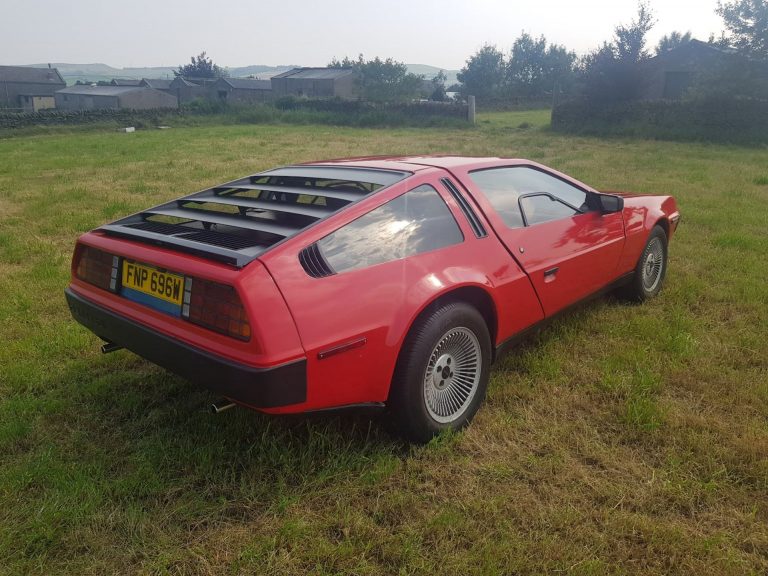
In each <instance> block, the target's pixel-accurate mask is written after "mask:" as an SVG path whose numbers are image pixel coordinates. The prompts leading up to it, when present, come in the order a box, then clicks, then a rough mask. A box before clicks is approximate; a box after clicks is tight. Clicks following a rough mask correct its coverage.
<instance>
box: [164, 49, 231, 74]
mask: <svg viewBox="0 0 768 576" xmlns="http://www.w3.org/2000/svg"><path fill="white" fill-rule="evenodd" d="M189 60H190V62H189V64H186V65H184V66H179V68H178V70H174V71H173V74H174V76H176V77H179V76H181V77H186V78H221V77H224V76H227V75H228V74H227V71H226V70H225V69H223V68H221V67H220V66H217V65H216V64H214V63H213V60H211V59H210V58H208V57H207V56H206V54H205V52H200V54H198V55H197V56H193V57H192V58H190V59H189Z"/></svg>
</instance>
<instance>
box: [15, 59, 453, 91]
mask: <svg viewBox="0 0 768 576" xmlns="http://www.w3.org/2000/svg"><path fill="white" fill-rule="evenodd" d="M50 65H51V67H53V68H58V70H59V73H60V74H61V75H62V77H63V78H64V80H65V81H66V83H67V84H74V83H75V82H77V81H78V80H81V81H91V82H98V81H99V80H112V79H113V78H171V79H172V78H173V77H174V76H173V71H174V70H176V67H175V66H174V67H167V66H155V67H146V68H113V67H112V66H110V65H108V64H102V63H94V64H68V63H66V62H51V64H50ZM23 66H32V67H36V68H47V67H48V64H47V63H46V64H23ZM406 66H408V71H409V72H412V73H413V74H423V75H424V78H426V79H427V80H431V79H432V78H434V77H435V76H436V75H437V73H438V72H440V70H441V68H437V67H435V66H429V65H428V64H406ZM299 67H300V65H299V64H286V65H280V66H264V65H260V64H253V65H251V66H241V67H237V68H228V69H227V70H228V71H229V75H230V76H232V77H233V78H245V77H248V76H257V77H259V78H261V79H262V80H266V79H268V78H271V77H272V76H274V75H275V74H280V73H282V72H285V71H287V70H290V69H291V68H299ZM444 72H445V75H446V76H447V77H448V81H447V85H448V86H450V85H451V84H455V83H456V74H457V73H458V70H444Z"/></svg>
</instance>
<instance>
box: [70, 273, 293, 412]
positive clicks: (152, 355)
mask: <svg viewBox="0 0 768 576" xmlns="http://www.w3.org/2000/svg"><path fill="white" fill-rule="evenodd" d="M65 295H66V297H67V304H69V309H70V311H71V312H72V316H73V317H74V319H75V320H77V321H78V322H79V323H80V324H82V325H83V326H85V327H86V328H88V329H89V330H91V331H92V332H94V333H95V334H96V335H97V336H99V337H101V338H103V339H104V340H108V341H109V342H113V343H115V344H118V345H121V346H123V347H124V348H127V349H128V350H131V351H132V352H135V353H136V354H138V355H139V356H141V357H143V358H146V359H147V360H149V361H150V362H153V363H155V364H157V365H159V366H162V367H163V368H167V369H168V370H170V371H172V372H175V373H176V374H178V375H179V376H182V377H183V378H186V379H188V380H191V381H192V382H195V383H197V384H200V385H202V386H204V387H206V388H208V389H210V390H212V391H214V392H216V393H218V394H221V395H222V396H226V397H227V398H230V399H231V400H234V401H236V402H242V403H244V404H249V405H250V406H253V407H255V408H276V407H278V406H287V405H289V404H299V403H301V402H305V401H306V399H307V361H306V359H301V360H297V361H295V362H291V363H289V364H283V365H281V366H277V367H274V368H254V367H252V366H246V365H244V364H239V363H236V362H232V361H230V360H226V359H224V358H220V357H218V356H215V355H213V354H210V353H208V352H204V351H202V350H199V349H197V348H193V347H192V346H188V345H187V344H183V343H181V342H179V341H177V340H174V339H172V338H169V337H167V336H164V335H162V334H158V333H157V332H155V331H153V330H151V329H149V328H147V327H145V326H142V325H141V324H138V323H136V322H134V321H132V320H128V319H127V318H123V317H122V316H118V315H117V314H114V313H112V312H110V311H108V310H105V309H104V308H102V307H100V306H97V305H96V304H94V303H92V302H90V301H89V300H87V299H85V298H83V297H82V296H79V295H78V294H75V293H74V292H73V291H72V290H70V289H69V288H67V289H66V290H65Z"/></svg>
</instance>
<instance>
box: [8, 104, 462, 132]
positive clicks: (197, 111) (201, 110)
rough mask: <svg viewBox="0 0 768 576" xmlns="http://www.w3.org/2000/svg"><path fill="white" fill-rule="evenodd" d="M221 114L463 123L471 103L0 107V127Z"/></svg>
mask: <svg viewBox="0 0 768 576" xmlns="http://www.w3.org/2000/svg"><path fill="white" fill-rule="evenodd" d="M204 116H211V117H219V118H221V120H222V121H223V122H225V123H226V122H236V123H246V124H267V123H286V124H308V123H320V124H338V125H347V126H408V125H416V126H433V125H441V124H451V125H455V124H463V123H466V121H467V106H466V104H455V103H442V102H402V103H400V102H367V101H361V100H340V99H336V100H308V99H302V98H292V97H287V98H280V99H278V100H276V101H274V102H271V103H264V104H253V105H245V104H230V105H227V104H225V103H221V102H217V101H210V100H201V101H195V102H192V103H189V104H186V105H184V106H183V107H182V108H180V109H175V108H173V109H155V110H103V109H98V110H82V111H63V110H43V111H40V112H25V113H18V112H7V111H2V110H0V129H3V128H10V129H13V128H22V127H26V126H50V125H54V124H63V125H78V124H89V123H105V122H109V123H114V124H117V125H119V126H136V127H144V126H147V125H159V124H163V123H167V122H169V121H173V119H174V118H175V119H177V120H178V119H183V118H195V117H204Z"/></svg>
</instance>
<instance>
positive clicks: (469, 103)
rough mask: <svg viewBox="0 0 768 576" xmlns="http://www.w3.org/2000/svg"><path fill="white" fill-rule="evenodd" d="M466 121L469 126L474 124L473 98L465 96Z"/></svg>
mask: <svg viewBox="0 0 768 576" xmlns="http://www.w3.org/2000/svg"><path fill="white" fill-rule="evenodd" d="M467 120H468V121H469V123H470V124H472V125H474V124H475V97H474V96H467Z"/></svg>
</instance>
